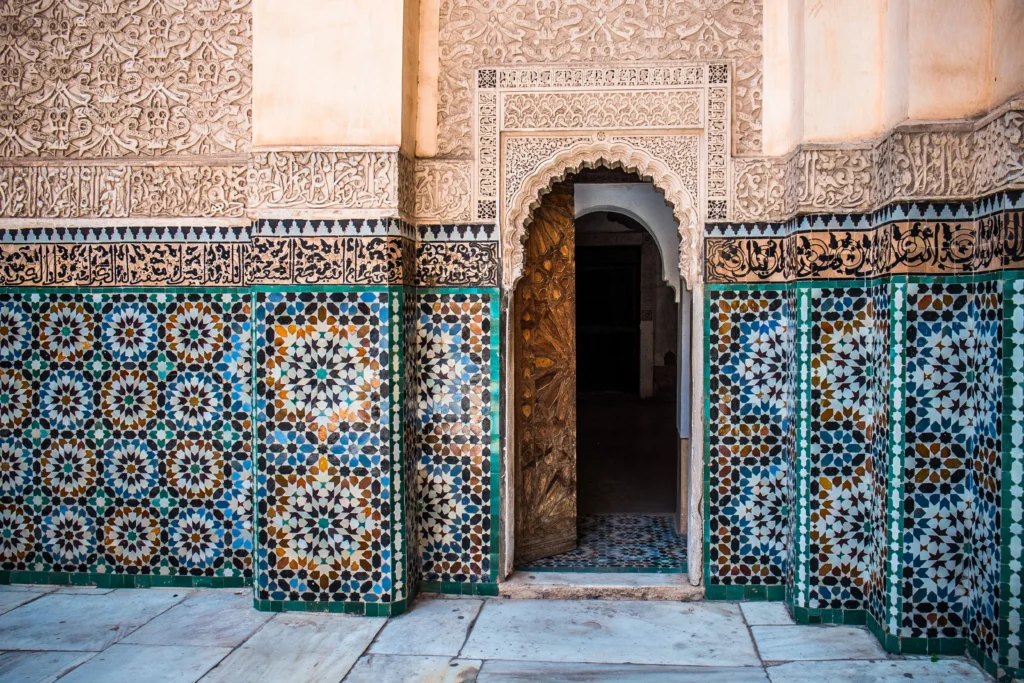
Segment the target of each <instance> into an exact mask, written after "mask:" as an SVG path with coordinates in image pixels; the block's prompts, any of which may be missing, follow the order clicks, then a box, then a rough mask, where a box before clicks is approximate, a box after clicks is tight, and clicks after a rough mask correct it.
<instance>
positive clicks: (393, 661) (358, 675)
mask: <svg viewBox="0 0 1024 683" xmlns="http://www.w3.org/2000/svg"><path fill="white" fill-rule="evenodd" d="M479 671H480V662H478V661H470V660H465V659H452V658H451V657H443V656H442V657H434V656H419V655H373V654H371V655H364V656H362V657H360V658H359V661H358V662H356V665H355V666H353V667H352V670H351V671H349V672H348V676H346V677H345V683H389V682H390V681H396V682H397V681H402V682H403V683H472V681H475V680H476V675H477V672H479Z"/></svg>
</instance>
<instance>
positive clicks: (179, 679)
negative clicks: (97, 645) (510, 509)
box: [60, 644, 231, 683]
mask: <svg viewBox="0 0 1024 683" xmlns="http://www.w3.org/2000/svg"><path fill="white" fill-rule="evenodd" d="M230 652H231V648H228V647H189V646H163V645H121V644H117V645H112V646H111V647H109V648H107V649H106V650H104V651H103V652H101V653H99V654H98V655H96V656H95V657H93V658H92V659H90V660H89V661H87V662H86V663H85V664H82V665H81V666H80V667H78V668H77V669H75V670H74V671H72V672H71V673H69V674H68V675H67V676H64V677H63V678H61V679H60V680H61V683H96V682H98V681H102V683H141V682H143V681H144V682H145V683H194V682H195V681H198V680H199V679H200V678H202V677H203V674H205V673H206V672H207V671H209V670H210V669H212V668H213V667H214V666H216V665H217V662H219V661H220V660H222V659H224V658H225V657H227V656H228V654H230Z"/></svg>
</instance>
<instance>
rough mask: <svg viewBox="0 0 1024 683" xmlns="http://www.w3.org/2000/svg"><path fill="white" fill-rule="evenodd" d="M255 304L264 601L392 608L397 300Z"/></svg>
mask: <svg viewBox="0 0 1024 683" xmlns="http://www.w3.org/2000/svg"><path fill="white" fill-rule="evenodd" d="M255 297H256V309H255V313H256V325H257V335H256V393H257V397H258V402H257V408H258V415H257V433H256V441H257V500H258V502H259V509H258V514H257V533H258V543H257V561H258V567H257V568H258V577H257V578H258V583H257V600H259V601H261V602H268V601H269V602H270V603H283V602H305V603H319V604H317V605H315V606H310V607H309V608H310V609H323V608H324V606H325V605H326V606H327V607H328V608H333V607H334V606H338V607H339V608H343V605H342V603H371V604H382V603H389V602H391V601H392V599H393V597H394V595H393V586H392V580H393V575H392V572H393V564H392V563H393V560H394V558H393V555H392V534H393V529H392V516H391V512H392V510H391V505H392V500H391V484H392V482H391V478H392V459H391V458H392V454H391V449H392V443H391V439H392V434H391V430H392V428H393V426H392V424H391V402H392V389H391V384H392V378H391V376H390V374H389V369H390V368H391V366H392V359H391V356H390V353H391V347H390V344H391V341H392V340H391V335H392V330H391V326H390V320H391V315H392V312H391V311H390V309H389V293H388V292H387V291H332V292H312V293H311V292H302V293H300V292H258V293H257V294H256V295H255ZM262 606H264V607H269V608H276V606H275V605H273V604H271V605H262Z"/></svg>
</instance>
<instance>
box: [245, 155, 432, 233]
mask: <svg viewBox="0 0 1024 683" xmlns="http://www.w3.org/2000/svg"><path fill="white" fill-rule="evenodd" d="M411 166H412V165H411V164H408V163H407V162H405V161H402V160H400V159H399V153H398V150H397V149H393V150H392V149H383V150H376V149H373V150H346V149H339V150H273V151H258V152H256V153H254V154H253V155H252V163H251V166H250V170H249V177H248V188H249V210H250V211H251V212H253V213H256V214H259V215H261V216H274V215H278V214H280V215H288V216H291V215H299V216H302V215H309V214H315V213H321V212H337V211H346V212H355V215H359V214H361V213H365V214H366V215H376V214H381V212H383V213H388V212H391V213H394V212H397V211H398V209H399V194H400V192H399V190H400V185H403V182H402V179H403V178H404V179H405V182H404V185H405V187H406V191H407V192H410V193H411V186H412V185H413V182H412V181H410V180H409V178H410V176H411V173H410V172H409V170H410V169H411ZM400 167H404V168H400ZM402 171H404V173H403V172H402Z"/></svg>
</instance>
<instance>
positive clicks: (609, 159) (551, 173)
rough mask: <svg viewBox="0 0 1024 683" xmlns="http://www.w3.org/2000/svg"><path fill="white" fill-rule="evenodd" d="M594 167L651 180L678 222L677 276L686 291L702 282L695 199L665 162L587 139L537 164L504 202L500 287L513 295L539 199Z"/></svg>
mask: <svg viewBox="0 0 1024 683" xmlns="http://www.w3.org/2000/svg"><path fill="white" fill-rule="evenodd" d="M597 166H607V167H610V168H621V169H623V170H625V171H629V172H632V173H636V174H637V175H639V176H640V177H641V178H642V179H644V180H646V181H649V182H651V183H652V184H653V185H654V188H655V189H656V190H657V191H658V192H660V193H661V194H663V195H664V196H665V201H666V202H668V204H669V205H670V206H671V207H672V213H673V215H674V216H675V218H676V221H678V223H679V274H680V275H681V276H682V278H683V280H684V282H685V283H686V286H687V288H689V289H690V290H691V291H692V290H693V289H694V286H695V285H697V284H699V283H702V282H703V277H702V276H703V272H702V269H701V260H702V259H701V247H702V245H703V239H704V235H703V229H702V226H701V224H700V220H699V219H698V217H697V211H696V209H695V208H694V207H695V206H696V201H695V198H694V197H691V196H690V193H689V192H688V191H687V190H686V188H684V187H683V183H682V181H681V180H680V178H679V177H678V176H677V175H676V174H675V173H674V172H673V171H672V170H671V169H670V168H669V167H668V165H667V164H665V162H663V161H661V160H660V159H657V158H655V157H653V156H652V155H651V154H650V153H649V152H647V151H645V150H641V149H638V148H636V147H633V146H632V145H630V144H628V143H625V142H621V141H617V142H604V141H587V142H579V143H577V144H575V145H573V146H572V147H568V148H566V149H564V150H561V151H560V152H558V153H557V154H555V155H554V156H553V157H551V158H550V159H548V160H547V161H545V162H544V163H542V164H541V165H540V166H539V167H537V169H536V170H534V171H533V172H532V173H531V174H530V175H529V176H528V177H527V179H526V181H525V182H523V184H522V185H521V186H520V187H519V189H518V190H517V191H516V193H515V194H514V195H513V196H512V197H511V198H510V200H509V203H508V208H507V209H506V211H505V212H504V214H503V216H502V225H501V249H502V286H503V287H504V289H505V290H506V291H508V292H511V291H513V289H514V288H515V285H516V283H517V282H518V281H519V278H520V277H521V276H522V274H523V247H524V243H525V241H526V237H527V225H529V222H530V220H531V219H532V218H533V212H534V211H535V210H536V209H537V207H538V206H540V202H541V198H542V197H543V196H544V195H545V194H547V193H548V192H550V191H551V187H552V186H553V185H554V184H555V183H557V182H559V181H561V180H563V179H565V177H566V176H568V175H570V174H572V173H576V172H578V171H580V170H582V169H584V168H595V167H597Z"/></svg>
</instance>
